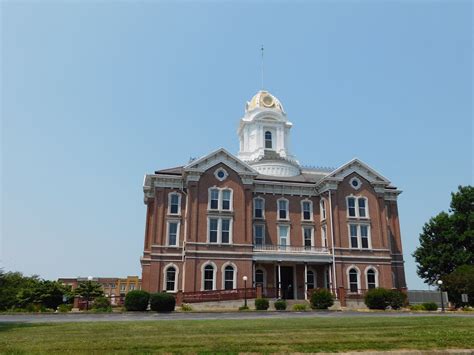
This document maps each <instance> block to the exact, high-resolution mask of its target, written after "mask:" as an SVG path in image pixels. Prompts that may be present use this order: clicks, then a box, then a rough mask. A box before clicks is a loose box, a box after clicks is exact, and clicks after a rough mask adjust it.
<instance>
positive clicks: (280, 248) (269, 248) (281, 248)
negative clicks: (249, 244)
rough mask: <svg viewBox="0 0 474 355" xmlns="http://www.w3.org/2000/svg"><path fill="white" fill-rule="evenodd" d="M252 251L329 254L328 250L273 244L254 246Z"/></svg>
mask: <svg viewBox="0 0 474 355" xmlns="http://www.w3.org/2000/svg"><path fill="white" fill-rule="evenodd" d="M253 250H254V251H258V252H284V253H298V254H303V253H305V254H306V253H309V254H329V249H328V248H316V247H312V246H292V245H274V244H254V245H253Z"/></svg>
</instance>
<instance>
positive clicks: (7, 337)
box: [0, 317, 474, 354]
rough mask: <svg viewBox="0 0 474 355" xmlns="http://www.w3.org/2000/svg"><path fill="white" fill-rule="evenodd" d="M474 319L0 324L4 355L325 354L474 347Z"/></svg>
mask: <svg viewBox="0 0 474 355" xmlns="http://www.w3.org/2000/svg"><path fill="white" fill-rule="evenodd" d="M473 334H474V317H469V318H460V317H459V318H454V317H405V318H395V317H390V318H389V317H383V318H382V317H381V318H375V317H373V318H372V317H371V318H368V317H350V318H349V317H348V318H319V317H318V318H304V319H301V318H300V319H295V318H292V319H259V320H206V321H198V320H192V321H191V320H188V321H145V322H94V323H49V324H6V323H2V324H0V353H17V354H19V353H25V354H29V353H91V352H95V353H104V352H108V353H110V352H113V353H125V352H132V353H153V352H212V353H216V352H221V353H238V352H267V353H268V352H318V351H328V352H331V351H349V350H354V351H357V350H359V351H360V350H393V349H435V348H436V349H445V348H451V349H454V348H464V349H472V348H474V336H473Z"/></svg>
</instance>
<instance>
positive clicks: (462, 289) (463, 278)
mask: <svg viewBox="0 0 474 355" xmlns="http://www.w3.org/2000/svg"><path fill="white" fill-rule="evenodd" d="M443 280H444V286H445V287H446V289H448V290H449V300H450V301H451V302H453V303H454V304H455V305H456V307H461V306H464V305H465V303H463V302H462V297H461V295H462V294H463V293H465V294H467V295H468V299H469V302H468V304H469V305H471V306H474V265H462V266H459V267H458V268H457V269H456V270H454V271H453V272H452V273H450V274H449V275H447V276H445V277H444V279H443Z"/></svg>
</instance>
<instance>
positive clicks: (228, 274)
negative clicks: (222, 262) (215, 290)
mask: <svg viewBox="0 0 474 355" xmlns="http://www.w3.org/2000/svg"><path fill="white" fill-rule="evenodd" d="M234 280H235V278H234V268H233V267H232V266H231V265H227V266H226V267H225V269H224V289H225V290H232V289H234V288H235V285H234Z"/></svg>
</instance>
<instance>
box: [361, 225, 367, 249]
mask: <svg viewBox="0 0 474 355" xmlns="http://www.w3.org/2000/svg"><path fill="white" fill-rule="evenodd" d="M360 241H361V244H362V248H364V249H368V248H369V226H365V225H361V226H360Z"/></svg>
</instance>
